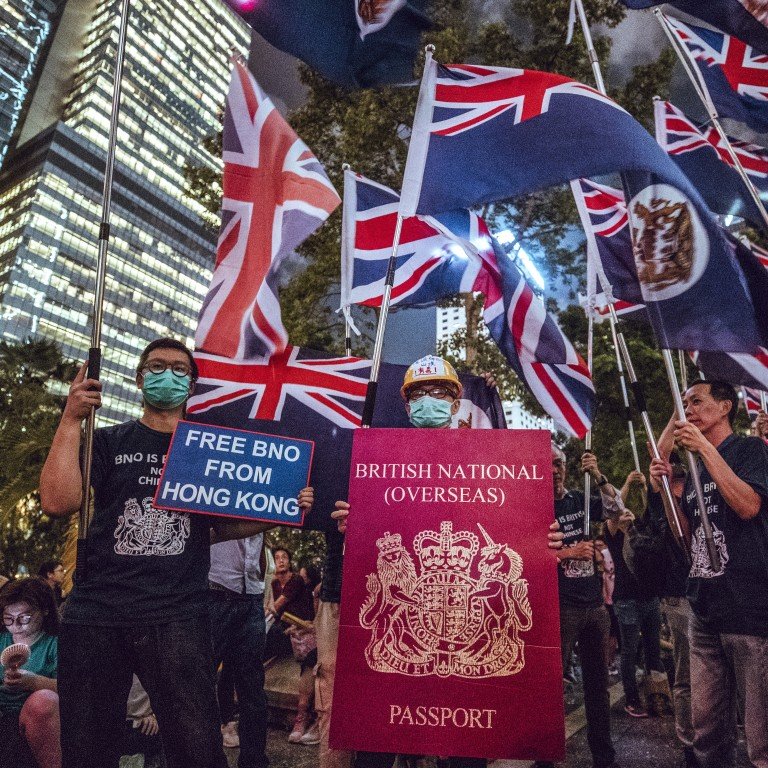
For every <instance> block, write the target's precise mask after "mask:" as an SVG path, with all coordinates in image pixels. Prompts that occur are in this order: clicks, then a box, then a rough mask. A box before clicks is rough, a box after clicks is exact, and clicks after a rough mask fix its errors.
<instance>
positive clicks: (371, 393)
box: [361, 381, 379, 428]
mask: <svg viewBox="0 0 768 768" xmlns="http://www.w3.org/2000/svg"><path fill="white" fill-rule="evenodd" d="M378 388H379V382H378V381H369V382H368V389H367V390H366V391H365V403H364V405H363V420H362V424H361V426H362V427H363V428H366V427H370V426H371V424H372V423H373V409H374V408H375V407H376V390H377V389H378Z"/></svg>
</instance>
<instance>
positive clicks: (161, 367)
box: [141, 360, 192, 377]
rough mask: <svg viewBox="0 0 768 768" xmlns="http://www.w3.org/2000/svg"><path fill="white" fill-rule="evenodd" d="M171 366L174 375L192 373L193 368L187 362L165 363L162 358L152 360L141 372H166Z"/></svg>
mask: <svg viewBox="0 0 768 768" xmlns="http://www.w3.org/2000/svg"><path fill="white" fill-rule="evenodd" d="M169 368H170V369H171V373H172V374H173V375H174V376H179V377H181V376H189V375H190V373H192V368H191V367H190V366H188V365H187V364H186V363H164V362H163V361H162V360H150V361H149V362H148V363H147V364H146V365H145V366H144V367H143V368H142V369H141V373H142V374H146V373H147V371H149V372H150V373H165V371H167V370H168V369H169Z"/></svg>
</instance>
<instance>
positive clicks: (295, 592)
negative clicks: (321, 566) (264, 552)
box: [264, 547, 304, 659]
mask: <svg viewBox="0 0 768 768" xmlns="http://www.w3.org/2000/svg"><path fill="white" fill-rule="evenodd" d="M272 557H273V558H274V561H275V577H274V578H273V579H272V602H271V603H270V605H269V607H268V608H267V619H268V620H269V621H271V622H273V623H272V626H271V627H270V628H269V632H267V642H266V647H265V649H264V657H265V658H266V659H273V658H275V657H277V658H286V657H287V656H290V655H291V640H290V638H289V637H288V635H286V634H285V632H286V630H287V629H288V627H289V626H290V625H289V624H288V623H286V622H284V621H282V615H283V613H284V612H285V611H288V612H289V613H293V612H294V609H295V607H296V602H297V601H298V600H300V599H301V594H302V592H303V591H304V581H303V580H302V578H301V576H299V574H298V573H294V572H293V555H292V554H291V553H290V552H289V551H288V550H287V549H285V547H274V548H273V549H272Z"/></svg>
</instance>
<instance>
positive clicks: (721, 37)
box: [666, 16, 768, 133]
mask: <svg viewBox="0 0 768 768" xmlns="http://www.w3.org/2000/svg"><path fill="white" fill-rule="evenodd" d="M666 18H667V21H668V22H669V24H670V26H671V27H672V30H673V32H674V33H675V34H676V35H677V37H678V38H680V40H682V41H683V43H684V44H685V46H686V47H687V48H688V50H689V51H690V53H691V55H692V56H693V57H694V59H695V60H696V64H697V65H698V68H699V71H700V72H701V76H702V78H703V80H704V84H705V86H706V88H707V90H708V91H709V95H710V97H711V99H712V101H713V102H714V105H715V107H716V108H717V111H718V113H719V115H720V117H730V118H731V119H732V120H738V121H739V122H742V123H746V124H747V125H748V126H749V127H750V128H752V129H753V130H755V131H758V132H759V133H765V132H766V131H768V52H766V53H763V52H761V51H759V50H756V49H754V48H752V47H751V46H749V45H747V44H746V43H745V42H743V41H742V40H740V39H739V38H738V37H733V36H732V35H726V34H725V33H723V32H715V31H713V30H711V29H705V28H704V27H697V26H694V25H693V24H684V23H683V22H682V21H680V20H678V19H674V18H672V17H670V16H667V17H666Z"/></svg>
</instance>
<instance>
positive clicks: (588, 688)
mask: <svg viewBox="0 0 768 768" xmlns="http://www.w3.org/2000/svg"><path fill="white" fill-rule="evenodd" d="M581 469H582V471H583V472H588V473H589V475H590V476H591V478H592V480H593V482H594V484H595V485H597V487H598V489H599V491H600V498H599V499H592V500H591V505H592V507H591V508H592V512H593V514H594V516H595V517H594V519H597V520H599V519H601V517H602V513H603V511H605V512H611V513H614V514H615V513H621V512H622V511H623V510H624V505H623V502H622V501H621V495H620V493H619V492H618V490H616V488H615V487H614V486H613V485H611V483H609V482H608V479H607V478H606V477H605V475H603V474H602V472H601V471H600V467H599V465H598V462H597V457H596V456H595V455H594V454H593V453H589V452H588V453H585V454H584V455H583V456H582V457H581ZM565 474H566V473H565V454H564V453H563V452H562V450H561V449H560V448H558V447H557V446H556V445H555V444H554V443H553V444H552V481H553V483H554V491H555V517H556V519H557V520H558V522H559V523H560V527H561V528H562V531H563V534H564V542H563V547H562V549H559V550H558V552H557V559H558V561H559V566H560V567H559V568H558V581H559V588H560V637H561V648H562V655H563V669H567V667H568V664H569V662H570V659H571V654H572V653H573V648H574V646H575V644H576V642H577V641H578V643H579V653H580V657H581V670H582V675H583V680H584V707H585V710H586V716H587V742H588V743H589V748H590V751H591V752H592V760H593V762H594V766H595V768H611V766H615V765H616V764H615V762H614V761H615V757H616V753H615V751H614V748H613V744H612V743H611V709H610V700H609V697H608V639H609V634H610V628H611V620H610V617H609V616H608V611H607V609H606V607H605V605H604V603H603V590H602V578H601V576H600V574H599V573H598V570H597V567H596V557H597V553H596V551H595V545H594V542H593V541H592V539H591V536H590V532H589V531H588V530H586V531H585V530H584V520H585V513H584V494H583V493H582V492H581V491H569V490H567V489H566V487H565ZM539 765H540V766H541V767H542V768H544V767H545V766H547V765H551V764H548V763H539Z"/></svg>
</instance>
